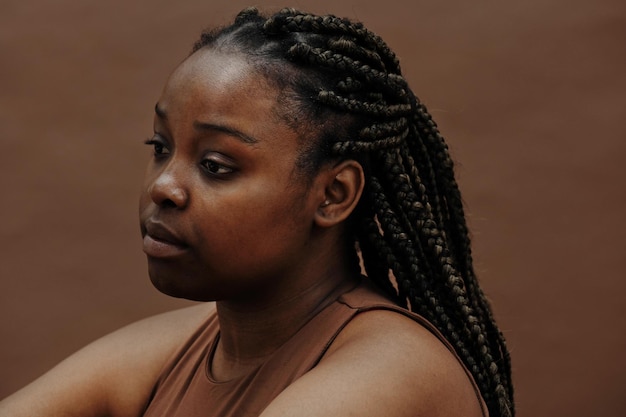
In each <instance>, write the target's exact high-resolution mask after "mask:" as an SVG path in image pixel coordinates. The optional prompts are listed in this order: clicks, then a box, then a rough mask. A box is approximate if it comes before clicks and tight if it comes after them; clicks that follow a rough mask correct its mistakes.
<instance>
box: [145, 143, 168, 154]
mask: <svg viewBox="0 0 626 417" xmlns="http://www.w3.org/2000/svg"><path fill="white" fill-rule="evenodd" d="M144 143H145V144H146V145H150V146H152V147H154V156H155V157H159V156H163V155H167V154H169V149H168V148H167V145H166V144H165V143H163V142H161V141H160V140H156V139H155V138H148V139H146V141H145V142H144ZM164 150H167V153H165V152H163V151H164Z"/></svg>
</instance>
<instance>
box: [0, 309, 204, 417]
mask: <svg viewBox="0 0 626 417" xmlns="http://www.w3.org/2000/svg"><path fill="white" fill-rule="evenodd" d="M211 308H213V306H212V305H199V306H193V307H190V308H185V309H182V310H177V311H173V312H170V313H165V314H161V315H158V316H154V317H151V318H148V319H145V320H141V321H139V322H137V323H134V324H131V325H129V326H126V327H124V328H122V329H120V330H118V331H116V332H114V333H111V334H109V335H107V336H105V337H103V338H101V339H99V340H97V341H95V342H93V343H91V344H90V345H88V346H86V347H85V348H83V349H81V350H79V351H78V352H76V353H75V354H73V355H72V356H70V357H69V358H67V359H65V360H64V361H63V362H61V363H60V364H58V365H57V366H56V367H54V368H53V369H52V370H50V371H49V372H48V373H46V374H44V375H43V376H42V377H40V378H39V379H37V380H35V381H34V382H32V383H31V384H30V385H28V386H26V387H25V388H23V389H21V390H20V391H18V392H16V393H15V394H13V395H12V396H10V397H8V398H6V399H5V400H3V401H1V402H0V417H21V416H24V417H37V416H46V417H57V416H59V417H60V416H63V417H71V416H77V417H78V416H80V417H91V416H94V417H96V416H112V417H117V416H119V417H130V416H139V415H141V413H142V412H143V408H144V407H145V404H146V401H147V400H148V397H149V395H150V393H151V390H152V388H153V386H154V384H155V382H156V380H157V378H158V376H159V372H160V371H161V368H162V367H163V366H164V364H165V362H166V361H167V359H169V357H170V356H171V355H173V353H174V351H175V350H176V349H177V348H178V347H179V346H180V345H181V344H182V343H183V342H184V341H185V339H186V338H187V337H189V336H190V335H191V333H192V332H193V331H194V330H195V329H196V328H197V327H198V326H199V325H200V324H201V323H202V321H203V320H204V319H205V318H206V317H207V315H208V314H209V312H210V309H211Z"/></svg>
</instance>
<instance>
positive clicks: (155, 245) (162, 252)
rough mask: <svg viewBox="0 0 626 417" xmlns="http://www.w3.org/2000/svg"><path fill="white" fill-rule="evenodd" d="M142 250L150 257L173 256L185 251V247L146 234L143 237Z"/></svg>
mask: <svg viewBox="0 0 626 417" xmlns="http://www.w3.org/2000/svg"><path fill="white" fill-rule="evenodd" d="M143 251H144V252H145V253H146V255H148V256H150V257H152V258H175V257H177V256H180V255H182V254H183V253H184V252H186V251H187V248H186V247H184V246H179V245H175V244H173V243H170V242H165V241H162V240H157V239H155V238H153V237H151V236H150V235H146V236H144V238H143Z"/></svg>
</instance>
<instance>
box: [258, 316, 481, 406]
mask: <svg viewBox="0 0 626 417" xmlns="http://www.w3.org/2000/svg"><path fill="white" fill-rule="evenodd" d="M297 404H299V407H300V412H299V413H298V415H300V416H307V417H309V416H310V417H313V416H322V415H324V416H335V415H336V416H340V415H341V416H342V415H359V416H380V415H385V416H389V417H409V416H411V417H413V416H416V415H420V416H459V415H462V416H467V417H474V416H475V417H480V416H482V411H481V406H480V402H479V400H478V398H477V395H476V393H475V390H474V387H473V385H472V383H471V381H470V379H469V377H468V376H467V374H466V373H465V370H464V369H463V366H462V365H461V364H460V363H459V361H458V360H457V359H456V357H455V356H454V354H452V353H451V352H450V351H449V350H448V348H447V347H446V346H445V345H444V344H443V343H442V342H441V341H440V340H439V339H438V338H437V337H436V336H434V335H433V334H432V333H431V332H430V331H429V330H427V329H426V328H424V327H423V326H421V325H420V324H419V323H417V322H415V321H413V320H412V319H410V318H408V317H405V316H403V315H402V314H398V313H396V312H392V311H385V310H374V311H369V312H366V313H361V314H359V315H358V316H356V317H355V318H354V319H353V320H352V321H351V322H350V323H349V324H348V325H347V326H346V328H345V329H344V330H342V332H341V333H340V334H339V336H338V337H337V339H336V340H335V342H333V344H332V345H331V347H330V349H329V351H328V352H327V354H326V355H325V356H324V358H323V359H322V361H321V362H320V363H319V365H318V366H317V367H316V368H314V369H313V370H311V371H310V372H309V373H307V374H306V375H304V376H303V377H302V378H300V379H299V380H298V381H296V382H295V383H294V384H292V385H291V386H290V387H289V388H287V389H286V390H285V391H284V392H283V393H282V394H281V395H280V396H279V397H277V398H276V400H275V401H274V402H273V403H272V404H270V406H269V407H268V408H267V409H266V411H265V412H264V413H263V415H262V416H263V417H277V416H286V415H291V413H292V411H293V410H294V408H292V407H295V406H298V405H297ZM303 404H307V405H306V406H304V405H303ZM302 409H304V410H310V411H307V413H305V414H302V412H301V411H302Z"/></svg>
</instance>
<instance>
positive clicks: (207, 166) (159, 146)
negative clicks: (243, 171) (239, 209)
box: [144, 137, 235, 178]
mask: <svg viewBox="0 0 626 417" xmlns="http://www.w3.org/2000/svg"><path fill="white" fill-rule="evenodd" d="M144 143H145V144H146V145H149V146H153V147H154V157H155V158H158V157H163V156H164V155H169V149H168V148H167V145H166V144H165V143H163V142H162V141H160V140H157V139H155V138H154V137H152V138H148V139H146V140H145V141H144ZM164 150H166V151H167V152H164ZM200 166H201V167H202V169H203V171H204V172H205V173H206V174H207V175H209V176H211V177H215V178H219V177H225V176H227V175H229V174H232V173H233V172H235V170H234V169H233V168H230V167H228V166H226V165H223V164H220V163H219V162H216V161H213V160H211V159H203V160H202V162H200ZM214 168H217V170H216V171H212V169H214ZM220 170H226V172H219V171H220Z"/></svg>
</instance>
